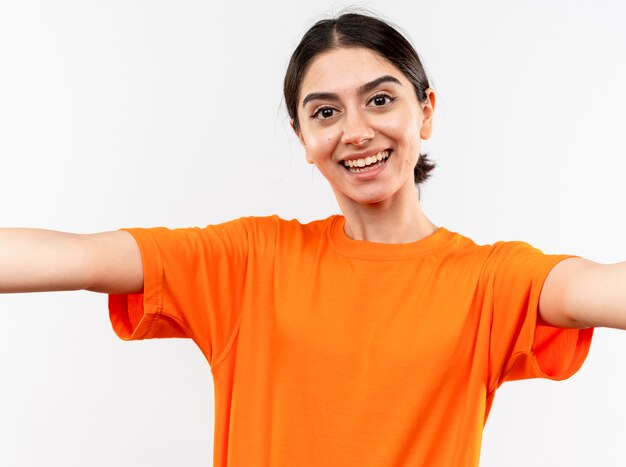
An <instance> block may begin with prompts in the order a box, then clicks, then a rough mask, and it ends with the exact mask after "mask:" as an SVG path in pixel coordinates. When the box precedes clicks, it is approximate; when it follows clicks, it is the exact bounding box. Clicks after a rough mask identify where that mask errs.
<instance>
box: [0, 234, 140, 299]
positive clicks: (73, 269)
mask: <svg viewBox="0 0 626 467" xmlns="http://www.w3.org/2000/svg"><path fill="white" fill-rule="evenodd" d="M142 287H143V266H142V262H141V255H140V253H139V247H138V246H137V243H136V242H135V240H134V238H133V237H132V236H131V235H130V234H129V233H128V232H125V231H115V232H103V233H98V234H89V235H82V234H71V233H65V232H56V231H52V230H41V229H0V293H9V292H43V291H54V290H80V289H86V290H92V291H96V292H104V293H132V292H137V291H139V290H141V288H142Z"/></svg>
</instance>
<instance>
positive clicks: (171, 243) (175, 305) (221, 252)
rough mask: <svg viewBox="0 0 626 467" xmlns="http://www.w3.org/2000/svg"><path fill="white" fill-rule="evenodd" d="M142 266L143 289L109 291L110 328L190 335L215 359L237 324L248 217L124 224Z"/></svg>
mask: <svg viewBox="0 0 626 467" xmlns="http://www.w3.org/2000/svg"><path fill="white" fill-rule="evenodd" d="M125 230H127V231H128V232H130V233H131V235H133V237H134V238H135V240H136V241H137V244H138V245H139V249H140V251H141V257H142V262H143V270H144V286H143V290H142V292H141V293H138V294H125V295H110V296H109V315H110V319H111V324H112V325H113V329H114V330H115V332H116V333H117V335H118V336H119V337H121V338H122V339H125V340H134V339H148V338H161V337H188V338H191V339H193V340H194V341H195V342H196V343H197V344H198V346H199V347H200V349H201V350H202V351H203V353H204V354H205V356H206V357H207V360H208V361H209V362H210V363H211V364H214V363H215V362H216V360H218V359H219V358H220V356H221V355H222V354H224V353H226V352H227V351H228V348H229V346H230V344H231V343H232V339H233V338H234V333H235V332H236V329H237V326H238V320H239V316H240V308H241V300H242V295H243V290H244V286H245V279H246V265H247V262H248V254H249V229H248V228H247V220H246V219H239V220H235V221H231V222H227V223H224V224H219V225H212V226H208V227H205V228H187V229H167V228H163V227H157V228H150V229H142V228H136V229H125Z"/></svg>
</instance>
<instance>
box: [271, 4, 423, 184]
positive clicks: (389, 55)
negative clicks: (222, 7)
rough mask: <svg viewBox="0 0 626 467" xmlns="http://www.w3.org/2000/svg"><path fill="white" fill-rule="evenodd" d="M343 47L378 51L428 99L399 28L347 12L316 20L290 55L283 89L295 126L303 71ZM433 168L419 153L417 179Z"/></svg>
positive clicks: (415, 58) (416, 58)
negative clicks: (332, 51) (322, 57)
mask: <svg viewBox="0 0 626 467" xmlns="http://www.w3.org/2000/svg"><path fill="white" fill-rule="evenodd" d="M340 47H365V48H367V49H370V50H372V51H374V52H376V53H377V54H378V55H380V56H381V57H383V58H385V59H386V60H387V61H388V62H390V63H391V64H392V65H394V66H395V67H396V68H398V69H399V70H400V71H401V72H402V73H404V75H405V76H406V77H407V79H408V80H409V81H410V82H411V84H413V88H414V89H415V95H416V97H417V100H418V101H419V102H421V103H423V102H425V101H426V100H427V99H428V96H427V95H426V90H427V89H428V87H429V84H428V78H427V77H426V72H425V71H424V67H423V66H422V62H421V61H420V59H419V56H418V55H417V52H416V51H415V49H414V48H413V46H412V45H411V44H410V43H409V41H408V40H407V39H406V38H405V37H404V36H403V35H402V34H401V33H400V32H398V30H397V29H396V28H394V27H393V26H391V25H390V24H388V23H386V22H385V21H383V20H381V19H379V18H376V17H374V16H368V15H363V14H360V13H345V14H342V15H340V16H338V17H337V18H333V19H324V20H321V21H318V22H317V23H315V24H314V25H313V26H312V27H311V28H310V29H309V30H308V31H307V32H306V33H305V34H304V36H303V37H302V40H301V41H300V44H298V47H296V50H294V52H293V54H292V55H291V60H290V61H289V66H288V67H287V72H286V73H285V81H284V85H283V92H284V94H285V104H286V105H287V112H289V116H290V117H291V119H292V120H293V125H294V128H295V129H296V130H299V129H300V123H299V121H298V112H297V110H298V95H299V94H300V87H301V85H302V80H303V78H304V75H305V74H306V72H307V70H308V68H309V66H310V65H311V62H312V61H313V59H314V58H315V57H317V56H318V55H320V54H322V53H324V52H328V51H329V50H332V49H336V48H340ZM434 168H435V164H434V163H433V162H431V161H430V160H429V159H428V155H427V154H420V157H419V159H418V161H417V165H416V166H415V170H414V173H415V183H416V184H420V183H422V182H423V181H425V180H426V179H428V177H429V176H430V172H431V171H432V170H433V169H434Z"/></svg>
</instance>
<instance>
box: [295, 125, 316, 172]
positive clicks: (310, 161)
mask: <svg viewBox="0 0 626 467" xmlns="http://www.w3.org/2000/svg"><path fill="white" fill-rule="evenodd" d="M289 123H290V124H291V129H292V130H293V132H294V133H295V134H296V136H297V137H298V139H299V140H300V144H302V147H303V148H304V154H305V157H306V161H307V162H308V163H309V164H313V160H312V159H311V158H310V157H309V153H308V151H307V150H306V143H305V142H304V136H302V131H300V130H298V129H296V124H295V123H294V121H293V119H291V121H290V122H289Z"/></svg>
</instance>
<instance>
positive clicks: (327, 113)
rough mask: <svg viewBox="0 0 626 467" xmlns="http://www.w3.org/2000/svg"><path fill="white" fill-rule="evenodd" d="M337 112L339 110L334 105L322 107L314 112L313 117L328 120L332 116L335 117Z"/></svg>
mask: <svg viewBox="0 0 626 467" xmlns="http://www.w3.org/2000/svg"><path fill="white" fill-rule="evenodd" d="M335 112H337V110H336V109H333V108H332V107H320V108H319V109H317V110H315V112H313V114H312V115H311V117H312V118H316V119H318V120H327V119H329V118H331V117H334V116H335Z"/></svg>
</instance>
